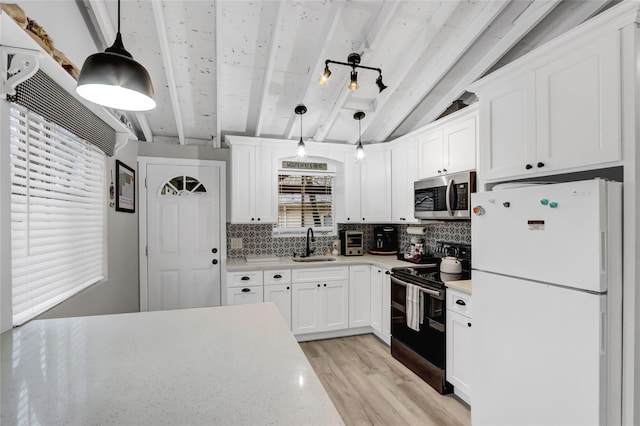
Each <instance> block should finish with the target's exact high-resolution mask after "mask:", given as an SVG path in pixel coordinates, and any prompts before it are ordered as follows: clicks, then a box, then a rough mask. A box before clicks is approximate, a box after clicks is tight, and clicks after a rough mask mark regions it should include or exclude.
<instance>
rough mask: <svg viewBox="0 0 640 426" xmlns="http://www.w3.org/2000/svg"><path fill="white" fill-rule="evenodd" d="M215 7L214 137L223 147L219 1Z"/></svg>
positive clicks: (215, 141)
mask: <svg viewBox="0 0 640 426" xmlns="http://www.w3.org/2000/svg"><path fill="white" fill-rule="evenodd" d="M213 7H214V11H215V15H216V16H215V20H216V25H215V28H214V30H213V31H214V37H215V38H216V40H215V42H216V52H215V64H216V82H215V85H216V100H215V102H216V134H215V137H214V138H213V142H212V144H213V147H214V148H221V147H222V118H221V116H220V110H221V109H222V101H221V99H220V98H221V96H220V88H221V86H222V83H221V82H220V81H221V78H222V72H221V71H220V70H221V68H222V30H221V28H222V6H221V4H220V2H219V1H216V2H213Z"/></svg>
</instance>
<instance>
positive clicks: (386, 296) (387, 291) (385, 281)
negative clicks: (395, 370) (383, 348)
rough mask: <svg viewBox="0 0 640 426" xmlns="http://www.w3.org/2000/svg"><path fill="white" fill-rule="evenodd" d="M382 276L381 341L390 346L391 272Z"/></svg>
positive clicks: (387, 271)
mask: <svg viewBox="0 0 640 426" xmlns="http://www.w3.org/2000/svg"><path fill="white" fill-rule="evenodd" d="M382 271H383V274H382V340H384V341H385V343H386V344H387V345H390V344H391V270H389V269H383V270H382Z"/></svg>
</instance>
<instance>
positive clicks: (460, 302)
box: [456, 299, 467, 306]
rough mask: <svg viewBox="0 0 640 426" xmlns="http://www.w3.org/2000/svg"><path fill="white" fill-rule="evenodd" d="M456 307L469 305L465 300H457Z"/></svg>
mask: <svg viewBox="0 0 640 426" xmlns="http://www.w3.org/2000/svg"><path fill="white" fill-rule="evenodd" d="M456 305H460V306H466V305H467V304H466V303H464V300H462V299H458V300H456Z"/></svg>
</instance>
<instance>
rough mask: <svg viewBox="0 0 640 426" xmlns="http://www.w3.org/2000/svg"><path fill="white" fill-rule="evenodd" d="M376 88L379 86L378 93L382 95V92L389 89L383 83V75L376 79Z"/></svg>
mask: <svg viewBox="0 0 640 426" xmlns="http://www.w3.org/2000/svg"><path fill="white" fill-rule="evenodd" d="M376 86H378V90H379V92H378V93H382V91H383V90H384V89H386V88H387V86H385V85H384V83H383V82H382V74H380V75H379V76H378V78H376Z"/></svg>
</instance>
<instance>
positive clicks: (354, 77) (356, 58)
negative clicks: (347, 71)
mask: <svg viewBox="0 0 640 426" xmlns="http://www.w3.org/2000/svg"><path fill="white" fill-rule="evenodd" d="M329 64H337V65H344V66H347V67H351V80H350V81H349V85H348V86H347V88H348V89H349V90H357V89H358V88H359V87H360V86H359V85H358V73H357V72H356V68H363V69H366V70H372V71H378V78H377V79H376V85H377V86H378V90H379V93H381V92H382V91H383V90H384V89H386V88H387V86H385V84H384V83H383V82H382V70H381V69H380V68H373V67H365V66H364V65H360V55H359V54H357V53H350V54H349V56H348V57H347V62H339V61H333V60H331V59H327V60H326V61H324V72H323V73H322V75H321V76H320V77H318V83H320V84H325V83H326V82H327V80H328V79H329V76H331V70H329Z"/></svg>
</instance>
